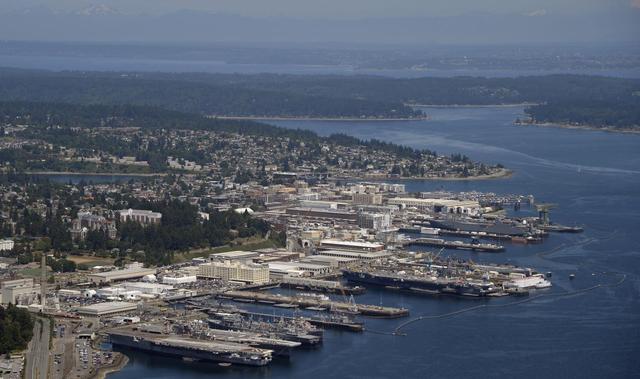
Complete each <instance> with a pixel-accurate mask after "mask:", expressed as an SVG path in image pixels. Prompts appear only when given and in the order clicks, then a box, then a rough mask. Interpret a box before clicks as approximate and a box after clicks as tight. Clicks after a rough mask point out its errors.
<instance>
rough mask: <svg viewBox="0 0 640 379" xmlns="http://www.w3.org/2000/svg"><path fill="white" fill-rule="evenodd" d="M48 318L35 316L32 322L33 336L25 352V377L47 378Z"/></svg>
mask: <svg viewBox="0 0 640 379" xmlns="http://www.w3.org/2000/svg"><path fill="white" fill-rule="evenodd" d="M49 322H50V321H49V319H46V318H39V317H37V318H36V321H35V322H34V324H33V338H32V339H31V342H29V346H28V349H27V354H26V367H25V376H24V377H25V378H26V379H47V371H48V368H49V333H50V330H51V329H50V326H49Z"/></svg>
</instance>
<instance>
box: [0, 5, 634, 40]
mask: <svg viewBox="0 0 640 379" xmlns="http://www.w3.org/2000/svg"><path fill="white" fill-rule="evenodd" d="M0 40H20V41H23V40H36V41H108V42H111V41H115V42H130V41H138V42H172V43H174V42H177V43H181V42H198V43H202V42H204V43H207V42H230V43H254V42H258V43H261V42H269V43H349V44H359V43H366V44H375V43H381V44H407V45H409V44H411V45H421V44H518V43H591V42H593V43H597V44H603V43H604V44H609V43H617V42H624V43H628V42H632V43H636V42H640V0H0Z"/></svg>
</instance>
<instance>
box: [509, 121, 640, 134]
mask: <svg viewBox="0 0 640 379" xmlns="http://www.w3.org/2000/svg"><path fill="white" fill-rule="evenodd" d="M513 125H515V126H536V127H541V128H562V129H575V130H594V131H600V132H608V133H618V134H640V128H638V129H619V128H614V127H610V126H605V127H597V126H593V125H573V124H562V123H555V122H520V123H516V122H514V123H513Z"/></svg>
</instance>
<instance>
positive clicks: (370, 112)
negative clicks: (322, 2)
mask: <svg viewBox="0 0 640 379" xmlns="http://www.w3.org/2000/svg"><path fill="white" fill-rule="evenodd" d="M0 79H1V80H0V100H4V101H6V100H26V101H45V102H66V103H81V104H136V105H150V106H159V107H162V108H165V109H172V110H178V111H184V112H191V113H200V114H213V115H221V116H258V117H260V116H265V117H328V118H329V117H356V118H412V117H418V115H419V112H416V111H414V110H413V109H412V108H411V107H410V106H407V104H432V105H491V104H518V103H531V104H533V105H531V106H529V107H528V108H527V112H528V113H529V115H530V116H531V118H532V119H533V121H535V122H558V123H575V124H583V125H591V126H609V127H619V128H632V127H638V126H639V125H640V80H638V79H621V78H609V77H598V76H582V75H548V76H527V77H518V78H476V77H455V78H418V79H395V78H385V77H375V76H336V75H308V76H298V75H275V74H257V75H239V74H236V75H234V74H198V73H184V74H170V73H106V72H89V73H87V72H82V73H81V72H61V73H56V72H48V71H30V70H14V69H4V70H0Z"/></svg>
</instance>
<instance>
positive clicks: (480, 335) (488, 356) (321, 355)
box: [109, 108, 640, 379]
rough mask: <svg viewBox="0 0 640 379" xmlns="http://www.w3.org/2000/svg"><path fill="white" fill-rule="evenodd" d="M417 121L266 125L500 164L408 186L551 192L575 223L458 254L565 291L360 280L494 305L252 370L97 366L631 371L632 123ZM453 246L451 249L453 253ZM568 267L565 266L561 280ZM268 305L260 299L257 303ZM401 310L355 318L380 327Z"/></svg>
mask: <svg viewBox="0 0 640 379" xmlns="http://www.w3.org/2000/svg"><path fill="white" fill-rule="evenodd" d="M428 112H429V113H430V114H431V116H432V117H433V119H432V120H430V121H416V122H316V121H308V122H299V121H295V122H294V121H291V122H289V121H287V122H277V123H276V124H278V125H282V126H286V127H301V128H308V129H312V130H315V131H317V132H318V133H321V134H329V133H332V132H346V133H349V134H352V135H355V136H357V137H360V138H372V137H375V138H379V139H383V140H388V141H393V142H397V143H403V144H408V145H411V146H414V147H424V148H430V149H432V150H436V151H437V152H439V153H450V152H462V153H465V154H467V155H469V156H470V157H472V158H473V159H477V160H483V161H487V162H500V163H502V164H504V165H505V166H507V167H509V168H511V169H513V170H514V171H515V174H514V175H513V176H512V177H511V178H508V179H500V180H491V181H465V182H424V181H412V182H408V183H407V184H408V189H409V190H411V191H422V190H433V189H440V188H443V189H447V190H454V191H467V190H479V191H493V192H499V193H523V194H533V195H534V196H535V197H536V200H537V201H540V202H542V201H544V202H553V203H557V204H558V205H559V207H558V208H557V209H554V210H553V211H552V214H551V217H552V219H553V220H555V221H557V222H559V223H566V224H579V225H582V226H584V227H585V232H584V233H582V234H577V235H560V234H555V235H552V236H551V237H550V238H549V239H548V240H547V241H546V243H544V244H542V245H532V246H521V245H508V246H507V252H506V253H504V254H477V253H462V255H461V256H464V257H467V258H471V259H473V260H475V261H487V262H511V263H515V264H520V265H527V266H534V267H536V268H538V269H539V270H540V271H542V272H545V271H552V272H553V278H552V279H553V284H554V287H553V288H552V289H551V290H548V291H547V292H542V293H546V294H562V293H564V292H567V291H573V290H578V289H584V288H588V287H591V286H594V285H596V284H612V283H615V282H618V281H619V280H620V279H621V278H622V277H623V275H626V279H625V280H624V282H622V284H621V285H619V286H616V287H601V288H597V289H595V290H593V291H589V292H583V293H579V294H574V295H571V296H547V297H541V298H539V299H537V300H533V301H531V302H528V303H524V304H520V305H512V306H508V303H511V302H514V301H518V300H521V299H520V298H507V299H492V300H490V301H488V302H487V301H486V300H461V299H456V298H442V299H435V298H429V297H422V296H417V295H409V294H398V293H393V292H385V291H379V290H375V289H371V290H370V291H368V292H367V294H365V295H363V296H360V297H358V298H357V301H359V302H367V303H375V304H383V305H389V306H403V307H407V308H409V309H410V311H411V313H412V316H411V317H415V316H420V315H439V314H444V313H447V312H451V311H455V310H459V309H463V308H467V307H470V306H474V305H477V304H482V303H485V302H487V303H488V304H493V305H499V304H504V305H506V306H505V307H501V308H499V307H493V308H485V309H480V310H477V311H473V312H468V313H463V314H460V315H457V316H455V317H450V318H441V319H432V320H424V321H421V322H418V323H415V324H413V325H411V326H410V327H408V328H406V329H405V332H407V336H405V337H399V336H398V337H393V336H388V335H381V334H374V333H365V334H362V335H357V334H350V333H340V332H332V331H328V332H327V333H326V334H325V336H326V341H325V344H324V346H323V347H322V348H321V349H319V350H315V351H301V352H296V353H295V354H294V355H293V356H292V358H291V361H290V362H287V363H282V362H276V363H275V364H273V365H272V366H270V367H267V368H262V369H252V368H242V367H231V368H225V369H223V368H219V367H218V366H216V365H212V364H202V363H197V364H187V363H182V362H181V361H179V360H174V359H167V358H160V357H153V356H149V355H146V354H142V353H129V355H130V357H131V358H132V359H131V362H130V364H129V365H128V366H127V367H126V368H125V369H124V370H123V371H121V372H119V373H115V374H112V375H109V378H110V379H124V378H126V379H129V378H142V377H153V378H178V377H182V378H209V377H221V378H301V377H306V378H333V377H348V378H388V377H397V378H426V377H429V378H487V377H491V378H503V377H519V378H539V377H549V378H603V377H615V378H630V377H637V375H638V372H640V360H638V358H637V357H638V354H639V353H640V296H639V295H640V242H639V241H640V237H639V236H638V229H639V227H640V204H639V200H640V135H621V134H611V133H604V132H595V131H579V130H565V129H556V128H537V127H516V126H512V125H511V122H512V121H513V119H515V118H516V117H518V116H519V115H521V113H522V109H520V108H475V109H470V108H458V109H429V110H428ZM459 255H460V254H459ZM570 273H575V274H576V279H575V280H573V281H570V280H569V279H568V276H569V274H570ZM263 310H264V311H266V312H272V308H269V307H265V308H263ZM405 320H406V319H402V320H377V319H366V323H367V327H368V328H369V329H371V330H377V331H390V330H392V329H394V328H395V327H396V326H397V325H398V324H400V323H401V322H403V321H405Z"/></svg>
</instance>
